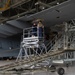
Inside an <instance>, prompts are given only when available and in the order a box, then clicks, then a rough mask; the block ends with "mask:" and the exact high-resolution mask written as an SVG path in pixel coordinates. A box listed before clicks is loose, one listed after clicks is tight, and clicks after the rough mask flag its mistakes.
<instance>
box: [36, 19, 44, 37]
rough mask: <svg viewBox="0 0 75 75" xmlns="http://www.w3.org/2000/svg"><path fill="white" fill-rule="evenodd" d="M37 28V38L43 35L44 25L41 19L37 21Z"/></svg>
mask: <svg viewBox="0 0 75 75" xmlns="http://www.w3.org/2000/svg"><path fill="white" fill-rule="evenodd" d="M37 30H38V37H39V38H41V37H43V30H44V26H43V24H42V21H41V20H39V21H38V24H37Z"/></svg>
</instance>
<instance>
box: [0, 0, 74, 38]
mask: <svg viewBox="0 0 75 75" xmlns="http://www.w3.org/2000/svg"><path fill="white" fill-rule="evenodd" d="M22 1H24V4H25V3H28V2H30V1H31V2H32V3H31V4H34V6H35V7H34V6H33V5H32V6H33V7H32V8H31V9H30V10H29V9H27V5H28V4H27V5H26V6H24V5H23V2H22V3H20V2H21V1H20V2H19V4H20V5H19V4H18V3H17V4H14V5H12V6H10V8H9V9H7V10H5V11H3V12H2V13H1V14H0V15H1V16H2V17H5V18H4V19H3V20H0V37H9V36H12V35H15V34H18V33H21V32H22V30H23V28H25V27H29V26H31V25H32V24H31V21H32V20H34V19H38V18H41V19H43V20H44V21H43V22H44V24H45V25H47V26H52V25H55V24H59V23H62V22H64V21H69V20H71V19H74V18H75V0H61V1H62V2H60V0H53V2H55V4H54V5H52V6H51V4H50V3H52V2H44V1H45V0H28V2H26V0H22ZM38 1H39V2H38ZM40 1H41V3H40ZM47 1H49V0H47ZM50 1H52V0H50ZM57 1H59V3H58V4H57ZM33 2H34V3H33ZM21 4H22V5H21ZM37 4H39V5H40V7H39V8H41V10H39V9H38V7H36V5H37ZM42 6H43V8H42ZM19 7H20V9H21V12H20V10H19V9H18V11H19V13H17V12H18V11H17V8H19ZM12 8H13V10H12ZM14 10H16V13H15V14H14ZM9 11H11V12H9ZM12 12H13V13H12ZM8 13H10V14H9V15H7V14H8Z"/></svg>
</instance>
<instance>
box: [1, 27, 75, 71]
mask: <svg viewBox="0 0 75 75" xmlns="http://www.w3.org/2000/svg"><path fill="white" fill-rule="evenodd" d="M30 29H31V28H30ZM27 30H28V31H29V32H27ZM25 31H26V32H25ZM26 33H28V36H27V34H26ZM25 37H26V38H25ZM30 39H31V40H30ZM30 42H32V43H30ZM38 50H40V52H39V51H38ZM73 50H75V49H72V51H73ZM66 51H69V50H68V49H64V35H61V36H59V37H57V35H56V36H55V37H54V38H53V40H51V41H49V43H48V44H47V45H45V44H44V37H42V38H39V37H31V30H29V28H28V29H26V30H24V31H23V41H22V42H21V46H20V52H19V55H18V57H17V60H16V61H15V62H14V63H11V64H8V65H4V66H1V67H0V71H3V72H4V71H8V70H13V69H14V68H16V69H20V68H23V69H30V68H31V67H32V66H34V65H36V64H39V63H42V62H44V61H47V63H48V64H47V65H50V64H51V60H52V59H55V58H56V57H57V58H60V57H61V56H62V55H64V52H66ZM23 52H24V55H22V53H23ZM65 55H66V54H65Z"/></svg>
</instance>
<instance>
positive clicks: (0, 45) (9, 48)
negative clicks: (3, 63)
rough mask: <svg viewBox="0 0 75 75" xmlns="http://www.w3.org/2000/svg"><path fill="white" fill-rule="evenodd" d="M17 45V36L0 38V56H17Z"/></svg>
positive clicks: (18, 40) (18, 42)
mask: <svg viewBox="0 0 75 75" xmlns="http://www.w3.org/2000/svg"><path fill="white" fill-rule="evenodd" d="M19 47H20V39H19V38H0V57H12V56H14V57H15V56H17V55H18V52H19Z"/></svg>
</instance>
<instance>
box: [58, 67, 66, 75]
mask: <svg viewBox="0 0 75 75" xmlns="http://www.w3.org/2000/svg"><path fill="white" fill-rule="evenodd" d="M57 72H58V74H59V75H63V74H64V73H65V70H64V69H63V68H59V69H58V71H57Z"/></svg>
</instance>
